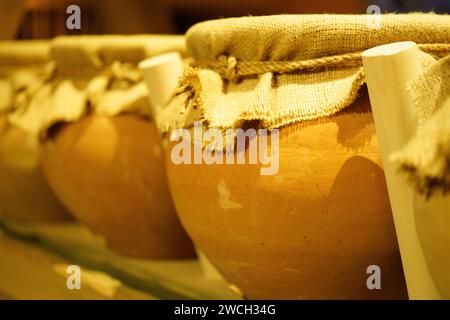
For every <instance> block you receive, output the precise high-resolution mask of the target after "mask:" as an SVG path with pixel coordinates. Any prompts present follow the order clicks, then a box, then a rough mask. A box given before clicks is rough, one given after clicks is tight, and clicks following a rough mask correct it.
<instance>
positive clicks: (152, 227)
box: [41, 115, 195, 258]
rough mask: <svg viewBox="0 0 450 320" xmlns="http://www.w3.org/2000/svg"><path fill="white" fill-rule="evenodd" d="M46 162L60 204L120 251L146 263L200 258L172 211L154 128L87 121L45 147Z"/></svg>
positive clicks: (117, 119) (137, 121) (126, 121)
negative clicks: (154, 260)
mask: <svg viewBox="0 0 450 320" xmlns="http://www.w3.org/2000/svg"><path fill="white" fill-rule="evenodd" d="M41 161H42V166H43V168H44V172H45V174H46V177H47V178H48V181H49V183H50V185H51V187H52V188H53V190H54V192H55V194H56V195H57V196H58V197H59V199H60V200H61V202H62V203H63V204H64V205H65V206H66V207H67V208H68V209H69V211H70V212H71V213H72V214H73V215H74V216H75V217H76V218H77V219H78V220H79V221H81V222H82V223H84V224H85V225H87V226H88V227H89V228H91V229H92V230H93V231H95V232H98V233H99V234H101V235H103V236H104V237H105V239H106V241H107V243H108V244H109V246H110V247H111V248H112V249H113V250H115V251H117V252H119V253H122V254H125V255H130V256H134V257H141V258H184V257H192V256H194V255H195V254H194V250H193V248H192V244H191V241H190V239H189V238H188V236H187V235H186V233H185V231H184V230H183V228H182V226H181V224H180V222H179V220H178V217H177V216H176V214H175V210H174V208H173V204H172V200H171V197H170V194H169V191H168V187H167V180H166V173H165V168H164V157H163V152H162V149H161V147H160V145H159V141H158V134H157V131H156V128H155V126H154V124H153V123H152V122H150V121H148V120H145V119H142V118H140V117H138V116H134V115H118V116H113V117H106V116H99V115H88V116H85V117H84V118H82V119H80V120H79V121H77V122H75V123H71V124H67V125H64V126H63V127H62V128H60V129H58V130H57V132H56V133H55V134H53V135H52V137H51V138H49V139H47V140H46V142H44V143H43V146H42V157H41Z"/></svg>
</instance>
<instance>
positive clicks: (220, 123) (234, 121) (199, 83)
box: [157, 13, 450, 134]
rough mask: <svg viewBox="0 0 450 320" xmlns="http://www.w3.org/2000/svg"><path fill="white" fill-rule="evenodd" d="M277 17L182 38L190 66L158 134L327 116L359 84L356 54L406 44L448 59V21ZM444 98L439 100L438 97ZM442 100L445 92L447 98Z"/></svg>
mask: <svg viewBox="0 0 450 320" xmlns="http://www.w3.org/2000/svg"><path fill="white" fill-rule="evenodd" d="M370 19H372V17H371V16H368V15H278V16H263V17H243V18H230V19H221V20H213V21H206V22H203V23H199V24H197V25H195V26H193V27H192V28H191V29H190V30H189V31H188V32H187V34H186V41H187V49H188V52H189V53H190V54H191V55H192V56H193V59H194V63H193V65H192V66H191V67H190V68H188V69H187V70H186V72H185V75H184V76H183V78H182V79H181V81H180V85H179V90H178V94H177V95H176V96H175V97H174V98H173V99H172V101H171V103H169V105H168V106H167V107H166V108H165V109H164V110H163V111H162V112H161V113H160V114H159V115H158V116H157V124H158V127H159V129H160V131H161V132H162V133H163V134H164V133H168V132H170V131H172V130H174V129H176V128H190V127H192V123H193V121H194V120H201V121H203V124H204V126H206V127H216V128H219V129H227V128H237V127H242V126H244V124H245V122H248V121H252V122H251V124H252V125H254V126H258V127H264V128H268V129H271V128H278V127H281V126H284V125H288V124H291V123H296V122H300V121H304V120H310V119H316V118H320V117H325V116H329V115H332V114H334V113H336V112H338V111H340V110H342V109H344V108H345V107H347V106H349V105H350V104H351V103H352V102H353V101H354V100H355V99H356V97H357V95H358V91H359V89H360V88H361V87H362V86H363V84H364V73H363V67H362V61H361V52H362V51H364V50H366V49H369V48H372V47H375V46H378V45H382V44H387V43H391V42H398V41H414V42H416V43H418V44H419V46H420V48H421V49H422V50H423V51H425V52H427V53H429V54H431V55H432V56H433V57H434V58H436V59H437V58H441V57H444V56H446V55H448V54H449V53H450V16H448V15H437V14H433V13H430V14H419V13H414V14H383V15H381V18H380V19H381V20H380V28H373V27H372V28H371V27H370V26H372V25H373V24H372V21H373V20H370ZM442 94H446V93H444V92H443V93H442ZM447 94H448V92H447Z"/></svg>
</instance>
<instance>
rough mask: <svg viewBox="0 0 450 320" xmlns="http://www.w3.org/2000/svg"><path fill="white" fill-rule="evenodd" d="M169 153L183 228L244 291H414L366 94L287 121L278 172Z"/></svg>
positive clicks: (255, 294) (390, 294)
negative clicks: (176, 158) (326, 113)
mask: <svg viewBox="0 0 450 320" xmlns="http://www.w3.org/2000/svg"><path fill="white" fill-rule="evenodd" d="M174 146H175V142H171V144H170V145H169V151H170V150H171V149H172V148H173V147H174ZM170 154H171V153H170V152H167V156H166V165H167V170H168V176H169V185H170V188H171V192H172V196H173V198H174V202H175V206H176V209H177V212H178V214H179V215H180V218H181V220H182V223H183V225H184V226H185V228H186V230H187V231H188V233H189V235H190V236H191V238H192V239H193V241H194V243H195V244H196V245H197V246H198V247H199V249H201V250H202V252H204V253H205V255H206V256H207V257H208V258H209V260H211V262H212V263H213V264H214V265H215V266H216V267H217V269H218V270H219V271H220V272H221V273H222V274H223V275H224V276H225V278H226V279H227V280H228V282H229V283H230V284H233V285H235V286H237V287H238V288H239V289H240V291H242V292H243V295H244V296H245V297H247V298H250V299H378V298H380V299H403V298H407V293H406V287H405V282H404V277H403V270H402V265H401V260H400V255H399V250H398V245H397V240H396V234H395V229H394V224H393V219H392V214H391V209H390V204H389V198H388V193H387V189H386V183H385V177H384V173H383V169H382V167H381V159H380V152H379V147H378V143H377V139H376V135H375V127H374V123H373V118H372V114H371V112H370V105H369V102H368V99H367V98H363V99H360V100H358V101H357V102H356V103H355V104H354V105H352V106H351V107H349V108H348V109H347V111H346V112H341V113H339V114H336V115H334V116H331V117H328V118H324V119H320V120H314V121H307V122H304V123H302V124H296V125H290V126H286V127H283V128H281V129H280V134H279V170H278V172H277V173H276V174H274V175H261V171H260V168H261V166H260V165H255V164H240V165H238V164H235V165H223V164H212V165H208V164H196V165H195V164H179V165H177V164H174V163H173V161H172V159H171V157H170ZM272 161H273V159H272ZM372 265H376V266H379V267H380V270H381V290H376V289H374V290H369V289H368V287H367V280H368V278H369V277H370V276H371V273H369V274H368V267H369V266H372ZM369 282H370V280H369ZM371 283H373V282H371Z"/></svg>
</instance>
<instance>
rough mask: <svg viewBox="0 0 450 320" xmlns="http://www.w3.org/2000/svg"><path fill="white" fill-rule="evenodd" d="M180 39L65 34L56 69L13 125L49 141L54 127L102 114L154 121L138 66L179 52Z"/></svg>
mask: <svg viewBox="0 0 450 320" xmlns="http://www.w3.org/2000/svg"><path fill="white" fill-rule="evenodd" d="M184 48H185V44H184V39H183V37H181V36H163V35H148V36H147V35H138V36H65V37H58V38H55V40H53V41H52V45H51V51H50V56H51V59H52V61H53V68H52V71H51V72H49V74H48V77H47V80H46V81H45V82H44V83H43V84H42V85H41V86H40V88H39V90H37V91H36V92H35V94H34V95H33V97H32V99H30V100H29V101H27V102H26V103H22V104H21V105H19V106H18V107H17V108H16V111H15V112H14V113H13V114H12V115H10V117H9V121H10V122H12V123H14V124H15V125H17V126H18V127H20V128H22V129H23V130H26V131H28V132H30V133H31V134H39V135H40V137H41V138H46V137H47V134H48V129H49V128H51V127H52V126H53V125H54V124H57V123H62V122H71V121H77V120H79V119H80V118H81V117H82V116H83V115H85V114H87V113H89V112H92V113H96V114H101V115H117V114H120V113H134V114H138V115H141V116H144V117H150V115H151V108H150V105H149V102H148V92H147V88H146V86H145V83H144V82H143V81H142V77H141V74H140V71H139V69H138V67H137V65H138V63H139V62H140V61H142V60H143V59H146V58H148V57H151V56H154V55H157V54H162V53H166V52H169V51H178V52H181V53H182V54H183V53H184V52H185V50H184Z"/></svg>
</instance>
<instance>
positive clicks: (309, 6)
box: [0, 0, 450, 39]
mask: <svg viewBox="0 0 450 320" xmlns="http://www.w3.org/2000/svg"><path fill="white" fill-rule="evenodd" d="M71 4H76V5H78V6H79V7H80V8H81V14H82V17H81V21H82V26H81V30H68V29H67V28H66V19H67V17H68V14H67V13H66V8H67V7H68V6H69V5H71ZM373 4H376V5H378V6H379V7H380V9H381V12H412V11H425V12H428V11H434V12H439V13H448V12H449V11H450V0H339V1H335V0H315V1H303V0H0V39H32V38H51V37H54V36H57V35H62V34H131V33H163V34H164V33H179V34H182V33H184V32H185V31H186V30H187V29H188V28H189V27H190V26H191V25H193V24H195V23H196V22H200V21H203V20H208V19H217V18H223V17H236V16H245V15H267V14H282V13H292V14H294V13H366V10H367V7H368V6H369V5H373Z"/></svg>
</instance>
